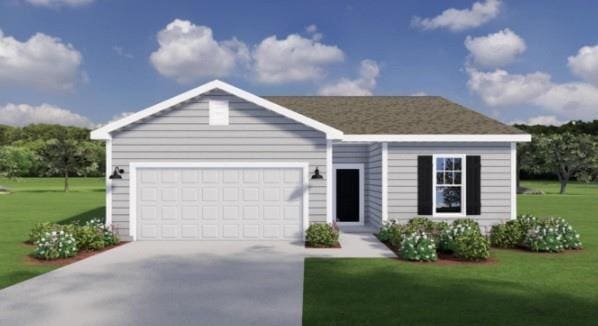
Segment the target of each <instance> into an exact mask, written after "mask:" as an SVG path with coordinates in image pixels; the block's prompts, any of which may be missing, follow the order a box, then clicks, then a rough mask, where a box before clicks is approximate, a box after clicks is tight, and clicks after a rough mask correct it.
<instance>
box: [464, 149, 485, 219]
mask: <svg viewBox="0 0 598 326" xmlns="http://www.w3.org/2000/svg"><path fill="white" fill-rule="evenodd" d="M466 169H467V173H466V178H467V180H466V188H467V190H466V191H467V195H466V200H467V215H480V213H481V209H482V200H481V193H482V186H481V183H480V175H481V164H480V157H479V156H469V155H468V156H467V164H466Z"/></svg>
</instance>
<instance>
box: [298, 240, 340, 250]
mask: <svg viewBox="0 0 598 326" xmlns="http://www.w3.org/2000/svg"><path fill="white" fill-rule="evenodd" d="M305 248H315V249H339V248H341V244H340V242H338V241H337V242H336V243H335V244H333V245H332V246H331V247H326V246H319V245H312V244H311V243H309V242H306V243H305Z"/></svg>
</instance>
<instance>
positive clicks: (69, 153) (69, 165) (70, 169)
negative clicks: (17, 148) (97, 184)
mask: <svg viewBox="0 0 598 326" xmlns="http://www.w3.org/2000/svg"><path fill="white" fill-rule="evenodd" d="M87 152H88V150H87V148H86V147H85V146H81V142H80V141H78V140H75V139H71V138H68V137H67V135H62V136H60V137H58V138H55V139H51V140H49V141H47V142H46V144H45V146H44V147H43V148H42V149H41V150H40V156H41V158H42V159H43V160H44V163H45V164H47V166H48V172H49V173H58V174H60V175H63V176H64V191H65V192H67V191H69V175H72V174H77V173H80V172H81V171H82V169H85V167H86V166H88V165H89V159H88V156H89V153H87Z"/></svg>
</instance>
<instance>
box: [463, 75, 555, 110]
mask: <svg viewBox="0 0 598 326" xmlns="http://www.w3.org/2000/svg"><path fill="white" fill-rule="evenodd" d="M467 73H468V74H469V80H468V82H467V86H468V87H469V89H470V90H471V91H473V92H474V93H476V94H477V95H479V96H480V98H481V99H482V100H483V101H484V102H485V103H486V104H488V105H490V106H507V105H515V104H520V103H525V102H526V101H529V99H534V98H536V97H538V96H540V95H541V94H543V93H545V92H546V91H548V90H549V89H550V87H551V86H552V84H551V81H550V79H551V77H550V75H548V74H546V73H542V72H535V73H531V74H526V75H518V74H510V73H508V72H507V71H505V70H502V69H496V70H494V71H490V72H484V71H479V70H477V69H476V68H473V67H468V68H467Z"/></svg>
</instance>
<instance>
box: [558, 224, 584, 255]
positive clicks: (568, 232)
mask: <svg viewBox="0 0 598 326" xmlns="http://www.w3.org/2000/svg"><path fill="white" fill-rule="evenodd" d="M551 219H552V223H554V224H555V226H556V228H557V230H558V232H559V233H560V234H561V244H562V245H563V248H565V249H581V248H582V244H581V239H580V236H579V233H577V231H575V230H574V229H573V227H572V226H571V225H570V224H569V222H567V221H566V220H565V219H564V218H562V217H553V218H551Z"/></svg>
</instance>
